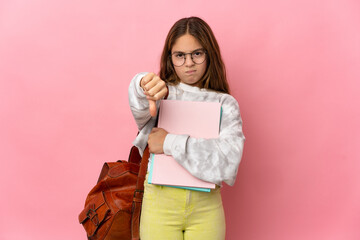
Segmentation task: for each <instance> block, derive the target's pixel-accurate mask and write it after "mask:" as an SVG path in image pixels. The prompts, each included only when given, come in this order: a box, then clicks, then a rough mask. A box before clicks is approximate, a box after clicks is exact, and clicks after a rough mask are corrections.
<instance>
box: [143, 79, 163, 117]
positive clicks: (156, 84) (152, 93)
mask: <svg viewBox="0 0 360 240" xmlns="http://www.w3.org/2000/svg"><path fill="white" fill-rule="evenodd" d="M140 87H141V88H142V89H143V90H144V94H145V95H146V98H147V100H148V101H149V111H150V115H151V116H152V117H155V116H156V113H157V109H156V101H157V100H160V99H162V98H164V97H165V96H166V95H167V93H168V88H167V86H166V83H165V82H164V81H163V80H162V79H161V78H160V77H159V76H157V75H156V74H155V73H148V74H146V75H145V76H144V77H143V78H142V79H141V81H140Z"/></svg>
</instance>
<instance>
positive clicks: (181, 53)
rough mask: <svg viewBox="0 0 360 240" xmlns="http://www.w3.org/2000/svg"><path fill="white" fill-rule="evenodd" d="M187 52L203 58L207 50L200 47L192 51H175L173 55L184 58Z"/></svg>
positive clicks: (192, 55)
mask: <svg viewBox="0 0 360 240" xmlns="http://www.w3.org/2000/svg"><path fill="white" fill-rule="evenodd" d="M187 54H190V55H191V57H192V58H202V57H203V56H204V55H205V51H204V50H203V49H198V50H195V51H193V52H191V53H183V52H175V53H173V56H174V57H175V58H178V59H184V58H185V56H186V55H187Z"/></svg>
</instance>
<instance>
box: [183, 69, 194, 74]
mask: <svg viewBox="0 0 360 240" xmlns="http://www.w3.org/2000/svg"><path fill="white" fill-rule="evenodd" d="M195 72H196V70H189V71H185V73H186V74H193V73H195Z"/></svg>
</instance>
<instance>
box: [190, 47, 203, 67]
mask: <svg viewBox="0 0 360 240" xmlns="http://www.w3.org/2000/svg"><path fill="white" fill-rule="evenodd" d="M205 57H206V56H205V52H204V50H197V51H195V52H193V53H191V58H192V60H193V61H194V63H196V64H201V63H203V62H204V61H205Z"/></svg>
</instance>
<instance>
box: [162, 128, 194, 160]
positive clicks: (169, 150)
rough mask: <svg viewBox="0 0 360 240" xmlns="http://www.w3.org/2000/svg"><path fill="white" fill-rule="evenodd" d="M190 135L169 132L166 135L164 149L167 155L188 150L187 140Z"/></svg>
mask: <svg viewBox="0 0 360 240" xmlns="http://www.w3.org/2000/svg"><path fill="white" fill-rule="evenodd" d="M188 138H189V135H177V134H171V133H168V134H167V135H166V137H165V141H164V144H163V150H164V153H165V154H166V155H174V154H176V153H179V152H185V151H186V142H187V140H188Z"/></svg>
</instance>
